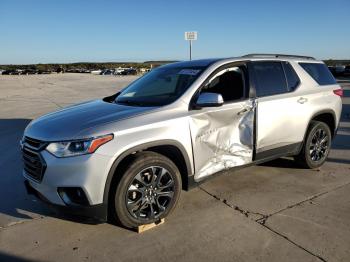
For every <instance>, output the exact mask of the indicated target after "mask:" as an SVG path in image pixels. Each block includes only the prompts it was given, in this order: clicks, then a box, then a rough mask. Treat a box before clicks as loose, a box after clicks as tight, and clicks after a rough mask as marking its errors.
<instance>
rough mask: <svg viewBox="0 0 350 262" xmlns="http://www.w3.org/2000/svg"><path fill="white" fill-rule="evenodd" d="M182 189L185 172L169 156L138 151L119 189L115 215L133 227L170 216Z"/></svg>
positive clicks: (120, 182) (126, 224)
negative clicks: (182, 176)
mask: <svg viewBox="0 0 350 262" xmlns="http://www.w3.org/2000/svg"><path fill="white" fill-rule="evenodd" d="M180 192H181V175H180V172H179V170H178V168H177V167H176V165H175V164H174V163H173V162H172V161H171V160H170V159H168V158H167V157H164V156H163V155H160V154H158V153H154V152H140V153H137V154H136V156H135V159H134V160H133V161H132V162H131V163H130V164H129V166H128V167H127V169H126V171H125V173H124V175H123V176H122V178H121V180H120V181H119V183H118V185H117V188H116V190H115V197H114V211H115V218H116V219H117V221H118V222H120V223H121V224H122V225H123V226H125V227H128V228H132V227H137V226H139V225H143V224H150V223H153V222H155V221H157V220H159V219H161V218H164V217H166V216H167V215H169V214H170V212H171V211H172V210H173V209H174V208H175V206H176V204H177V202H178V199H179V197H180Z"/></svg>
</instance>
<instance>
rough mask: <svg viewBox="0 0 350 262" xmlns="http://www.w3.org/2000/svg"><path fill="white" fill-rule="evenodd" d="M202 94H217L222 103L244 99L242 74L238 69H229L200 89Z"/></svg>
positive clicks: (218, 74)
mask: <svg viewBox="0 0 350 262" xmlns="http://www.w3.org/2000/svg"><path fill="white" fill-rule="evenodd" d="M201 92H202V93H203V92H209V93H218V94H221V95H222V98H223V99H224V102H225V103H227V102H230V101H234V100H240V99H242V98H244V73H243V70H242V68H240V67H230V68H226V69H224V70H222V71H219V72H218V73H217V74H215V75H214V76H213V77H212V78H211V79H210V80H209V82H208V84H207V85H206V86H205V87H204V88H203V89H202V91H201Z"/></svg>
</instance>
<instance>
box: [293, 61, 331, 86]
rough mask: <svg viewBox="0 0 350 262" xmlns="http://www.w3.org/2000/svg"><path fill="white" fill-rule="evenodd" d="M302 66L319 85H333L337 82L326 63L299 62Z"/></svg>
mask: <svg viewBox="0 0 350 262" xmlns="http://www.w3.org/2000/svg"><path fill="white" fill-rule="evenodd" d="M299 64H300V65H301V67H302V68H304V70H305V71H306V72H307V73H308V74H309V75H310V76H311V77H312V78H313V79H315V81H316V82H317V83H318V84H319V85H321V86H322V85H333V84H335V83H336V81H335V79H334V77H333V75H332V74H331V72H330V71H329V69H328V68H327V66H326V65H325V64H318V63H299Z"/></svg>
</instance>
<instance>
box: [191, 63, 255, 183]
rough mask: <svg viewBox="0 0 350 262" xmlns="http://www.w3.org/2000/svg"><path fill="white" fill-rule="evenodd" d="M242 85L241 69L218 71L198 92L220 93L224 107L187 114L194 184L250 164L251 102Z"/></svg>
mask: <svg viewBox="0 0 350 262" xmlns="http://www.w3.org/2000/svg"><path fill="white" fill-rule="evenodd" d="M246 82H247V81H246V77H245V70H244V66H232V67H229V68H225V69H223V70H221V71H220V70H219V71H218V72H217V73H215V74H214V75H213V76H212V77H211V79H209V81H208V84H206V85H205V87H204V88H202V90H201V92H212V93H219V94H221V95H222V97H223V99H224V105H223V106H221V107H207V108H202V109H200V110H192V111H190V129H191V137H192V144H193V153H194V164H195V180H196V181H199V180H201V179H202V178H204V177H207V176H209V175H212V174H214V173H216V172H219V171H221V170H224V169H228V168H231V167H235V166H240V165H244V164H248V163H250V162H252V157H253V130H254V128H253V125H254V115H255V103H254V101H253V100H250V99H248V98H247V96H248V95H247V93H248V92H247V91H246V88H245V83H246Z"/></svg>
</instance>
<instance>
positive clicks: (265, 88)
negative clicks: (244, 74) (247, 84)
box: [253, 62, 289, 97]
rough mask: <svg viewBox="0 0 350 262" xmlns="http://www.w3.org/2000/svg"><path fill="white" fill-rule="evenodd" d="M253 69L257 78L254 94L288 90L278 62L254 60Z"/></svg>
mask: <svg viewBox="0 0 350 262" xmlns="http://www.w3.org/2000/svg"><path fill="white" fill-rule="evenodd" d="M253 69H254V71H255V77H256V80H257V87H256V95H257V96H258V97H262V96H271V95H277V94H283V93H287V92H289V90H288V86H287V81H286V77H285V75H284V71H283V67H282V64H281V63H280V62H254V63H253Z"/></svg>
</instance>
